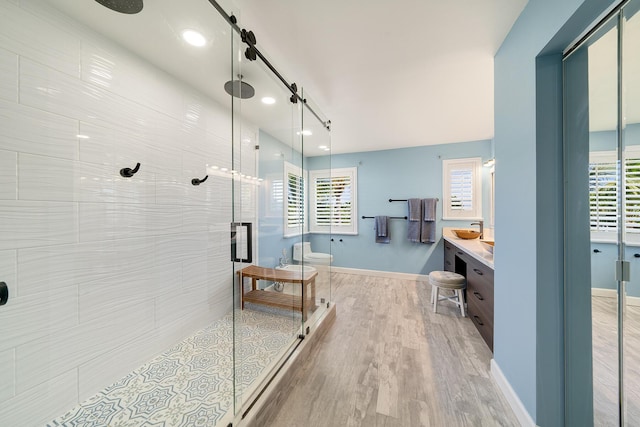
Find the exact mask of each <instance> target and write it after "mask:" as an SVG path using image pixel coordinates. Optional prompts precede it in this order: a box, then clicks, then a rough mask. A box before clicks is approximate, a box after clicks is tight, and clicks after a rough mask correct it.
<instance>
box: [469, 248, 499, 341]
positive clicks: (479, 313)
mask: <svg viewBox="0 0 640 427" xmlns="http://www.w3.org/2000/svg"><path fill="white" fill-rule="evenodd" d="M467 315H468V316H469V318H470V319H471V321H472V322H473V324H474V325H475V326H476V329H478V332H480V335H482V338H483V339H484V341H485V342H486V343H487V345H488V346H489V348H490V349H491V351H493V270H492V269H491V268H489V267H487V266H486V265H484V264H482V263H480V262H478V261H476V260H474V259H470V260H468V261H467Z"/></svg>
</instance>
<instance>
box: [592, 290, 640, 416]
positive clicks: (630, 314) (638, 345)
mask: <svg viewBox="0 0 640 427" xmlns="http://www.w3.org/2000/svg"><path fill="white" fill-rule="evenodd" d="M592 308H593V312H592V319H593V409H594V420H595V422H594V424H595V425H597V426H606V427H609V426H617V425H618V332H617V331H618V314H617V300H616V299H615V298H607V297H597V296H594V297H592ZM624 323H625V337H624V338H625V340H624V342H625V348H624V351H625V372H624V377H625V386H624V388H625V394H626V409H627V411H626V425H629V426H638V425H640V339H639V338H640V307H636V306H629V305H628V306H627V310H626V312H625V319H624Z"/></svg>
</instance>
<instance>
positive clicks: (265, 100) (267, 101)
mask: <svg viewBox="0 0 640 427" xmlns="http://www.w3.org/2000/svg"><path fill="white" fill-rule="evenodd" d="M262 103H263V104H267V105H273V104H275V103H276V100H275V98H272V97H270V96H265V97H263V98H262Z"/></svg>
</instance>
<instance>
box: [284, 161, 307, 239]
mask: <svg viewBox="0 0 640 427" xmlns="http://www.w3.org/2000/svg"><path fill="white" fill-rule="evenodd" d="M284 183H285V185H284V188H283V191H286V193H285V194H286V203H284V210H285V211H284V235H285V237H291V236H296V235H299V234H302V233H303V232H305V231H306V227H305V218H306V212H305V193H306V182H305V179H304V174H303V171H302V169H301V168H299V167H297V166H294V165H292V164H291V163H288V162H285V163H284Z"/></svg>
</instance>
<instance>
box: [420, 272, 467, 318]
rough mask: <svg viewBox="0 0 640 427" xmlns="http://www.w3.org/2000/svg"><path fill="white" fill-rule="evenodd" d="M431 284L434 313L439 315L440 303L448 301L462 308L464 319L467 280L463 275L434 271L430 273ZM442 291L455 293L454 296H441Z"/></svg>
mask: <svg viewBox="0 0 640 427" xmlns="http://www.w3.org/2000/svg"><path fill="white" fill-rule="evenodd" d="M429 283H430V284H431V304H433V312H434V313H437V311H436V310H437V308H438V301H440V300H443V299H446V300H449V301H451V302H453V303H455V304H457V305H458V306H459V307H460V313H461V314H462V317H465V314H464V292H463V291H464V288H466V287H467V283H466V280H465V278H464V276H463V275H462V274H458V273H452V272H450V271H432V272H431V273H429ZM440 289H446V290H448V291H453V295H452V296H448V297H447V296H439V293H440Z"/></svg>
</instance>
